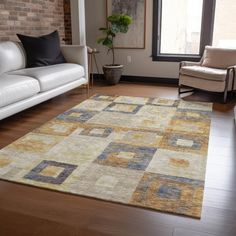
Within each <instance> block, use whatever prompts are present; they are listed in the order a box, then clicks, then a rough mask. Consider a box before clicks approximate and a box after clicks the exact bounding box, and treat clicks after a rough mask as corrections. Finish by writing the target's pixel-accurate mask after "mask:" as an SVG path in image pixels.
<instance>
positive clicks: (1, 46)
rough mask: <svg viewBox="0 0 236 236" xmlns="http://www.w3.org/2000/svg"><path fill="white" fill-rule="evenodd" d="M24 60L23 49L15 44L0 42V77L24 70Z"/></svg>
mask: <svg viewBox="0 0 236 236" xmlns="http://www.w3.org/2000/svg"><path fill="white" fill-rule="evenodd" d="M25 65H26V58H25V53H24V49H23V48H22V46H21V44H19V43H17V42H11V41H6V42H0V75H1V74H3V73H5V72H8V71H14V70H19V69H23V68H25Z"/></svg>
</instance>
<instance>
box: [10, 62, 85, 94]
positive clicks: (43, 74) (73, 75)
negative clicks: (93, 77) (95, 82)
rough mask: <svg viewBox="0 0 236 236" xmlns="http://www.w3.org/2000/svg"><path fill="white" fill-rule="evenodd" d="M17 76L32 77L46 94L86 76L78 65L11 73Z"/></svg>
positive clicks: (66, 64)
mask: <svg viewBox="0 0 236 236" xmlns="http://www.w3.org/2000/svg"><path fill="white" fill-rule="evenodd" d="M11 74H15V75H25V76H30V77H33V78H35V79H37V80H38V82H39V84H40V91H41V92H45V91H48V90H51V89H54V88H57V87H60V86H62V85H64V84H67V83H70V82H72V81H75V80H77V79H80V78H81V77H83V76H84V68H83V67H82V66H80V65H78V64H72V63H62V64H57V65H52V66H44V67H35V68H27V69H22V70H17V71H13V72H11Z"/></svg>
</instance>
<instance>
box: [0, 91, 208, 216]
mask: <svg viewBox="0 0 236 236" xmlns="http://www.w3.org/2000/svg"><path fill="white" fill-rule="evenodd" d="M211 110H212V104H210V103H200V102H187V101H183V100H168V99H161V98H143V97H128V96H105V95H95V96H93V97H91V98H90V99H88V100H86V101H84V102H82V103H81V104H79V105H77V106H75V107H73V108H72V109H71V110H68V111H66V112H64V113H63V114H61V115H59V116H58V117H56V118H55V119H52V120H50V121H49V122H47V123H46V124H44V125H42V126H41V127H39V128H37V129H36V130H34V131H32V132H30V133H28V134H27V135H25V136H24V137H22V138H20V139H18V140H17V141H15V142H14V143H12V144H10V145H9V146H7V147H5V148H4V149H2V150H1V151H0V178H1V179H4V180H8V181H13V182H17V183H22V184H27V185H33V186H37V187H41V188H47V189H52V190H57V191H62V192H67V193H72V194H78V195H82V196H87V197H93V198H97V199H102V200H107V201H112V202H116V203H122V204H127V205H132V206H138V207H143V208H150V209H154V210H159V211H163V212H169V213H175V214H182V215H187V216H191V217H197V218H199V217H200V216H201V209H202V201H203V193H204V180H205V169H206V159H207V151H208V140H209V130H210V114H211ZM19 122H20V121H19Z"/></svg>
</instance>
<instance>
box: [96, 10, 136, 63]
mask: <svg viewBox="0 0 236 236" xmlns="http://www.w3.org/2000/svg"><path fill="white" fill-rule="evenodd" d="M131 23H132V17H130V16H128V15H124V14H114V15H111V16H108V17H107V27H106V28H99V30H100V31H101V32H102V33H103V34H104V36H103V37H101V38H99V39H98V40H97V43H99V44H102V45H104V46H106V47H107V48H108V53H109V52H110V51H111V52H112V65H115V50H114V38H115V37H116V35H117V34H118V33H124V34H125V33H127V32H128V30H129V25H130V24H131Z"/></svg>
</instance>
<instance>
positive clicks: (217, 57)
mask: <svg viewBox="0 0 236 236" xmlns="http://www.w3.org/2000/svg"><path fill="white" fill-rule="evenodd" d="M234 65H236V49H226V48H215V47H211V46H206V48H205V52H204V56H203V61H202V66H206V67H213V68H218V69H226V68H228V67H230V66H234Z"/></svg>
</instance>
